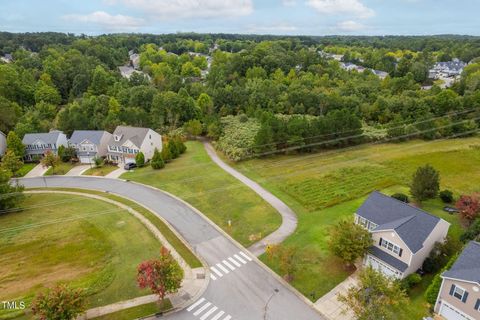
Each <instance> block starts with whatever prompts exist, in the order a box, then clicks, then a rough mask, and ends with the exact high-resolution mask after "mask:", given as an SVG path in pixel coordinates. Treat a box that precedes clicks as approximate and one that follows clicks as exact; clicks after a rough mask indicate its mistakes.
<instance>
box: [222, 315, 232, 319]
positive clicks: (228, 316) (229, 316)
mask: <svg viewBox="0 0 480 320" xmlns="http://www.w3.org/2000/svg"><path fill="white" fill-rule="evenodd" d="M230 319H232V316H231V315H227V316H226V317H225V318H223V320H230Z"/></svg>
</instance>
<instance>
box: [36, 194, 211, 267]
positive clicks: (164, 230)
mask: <svg viewBox="0 0 480 320" xmlns="http://www.w3.org/2000/svg"><path fill="white" fill-rule="evenodd" d="M30 190H59V191H72V192H82V193H87V194H95V195H99V196H102V197H105V198H108V199H111V200H115V201H118V202H120V203H123V204H125V205H127V206H129V207H131V208H132V209H134V210H135V211H138V212H139V213H141V214H142V215H143V216H144V217H145V218H147V219H148V220H149V221H150V222H151V223H152V224H153V225H155V227H157V229H158V230H159V231H160V233H161V234H162V235H163V236H164V237H165V238H166V239H167V241H168V242H169V243H170V244H171V245H172V246H173V247H174V248H175V250H177V252H178V253H179V254H180V255H181V256H182V258H183V259H184V260H185V262H186V263H187V264H188V265H189V266H190V267H191V268H199V267H201V266H202V263H201V262H200V260H198V258H197V257H196V256H195V255H194V254H193V253H192V252H191V250H190V249H189V248H188V247H187V246H186V245H185V244H184V243H183V241H182V240H180V239H179V238H178V237H177V236H176V235H175V233H174V232H172V230H170V228H169V227H168V226H167V225H166V224H165V223H164V222H163V221H162V220H161V219H159V218H158V217H157V215H156V214H154V213H152V212H151V211H149V210H147V209H146V208H144V207H143V206H141V205H139V204H137V203H135V202H133V201H130V200H128V199H126V198H123V197H120V196H117V195H114V194H110V193H105V192H102V191H94V190H86V189H77V188H47V189H45V188H33V189H30Z"/></svg>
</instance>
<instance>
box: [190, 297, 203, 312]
mask: <svg viewBox="0 0 480 320" xmlns="http://www.w3.org/2000/svg"><path fill="white" fill-rule="evenodd" d="M203 301H205V298H201V299H200V300H198V301H197V302H195V303H194V304H192V305H191V306H190V307H188V308H187V311H188V312H190V311H192V310H193V309H195V308H196V307H197V306H198V305H199V304H200V303H202V302H203Z"/></svg>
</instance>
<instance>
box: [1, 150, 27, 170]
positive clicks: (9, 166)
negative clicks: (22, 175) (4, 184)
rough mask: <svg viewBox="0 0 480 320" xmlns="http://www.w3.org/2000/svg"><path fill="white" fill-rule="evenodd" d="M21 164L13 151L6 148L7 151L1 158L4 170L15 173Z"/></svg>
mask: <svg viewBox="0 0 480 320" xmlns="http://www.w3.org/2000/svg"><path fill="white" fill-rule="evenodd" d="M22 165H23V162H22V160H20V159H19V157H18V156H16V155H15V153H13V151H12V150H10V149H9V150H7V153H5V155H4V156H3V158H2V163H1V167H2V168H3V169H5V170H8V171H10V172H11V173H12V174H15V172H17V171H18V170H19V169H20V168H21V167H22Z"/></svg>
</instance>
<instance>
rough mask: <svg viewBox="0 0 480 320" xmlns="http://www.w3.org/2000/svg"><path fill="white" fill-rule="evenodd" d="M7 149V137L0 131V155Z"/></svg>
mask: <svg viewBox="0 0 480 320" xmlns="http://www.w3.org/2000/svg"><path fill="white" fill-rule="evenodd" d="M6 150H7V138H6V137H5V134H4V133H3V132H2V131H0V157H3V155H4V154H5V151H6Z"/></svg>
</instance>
